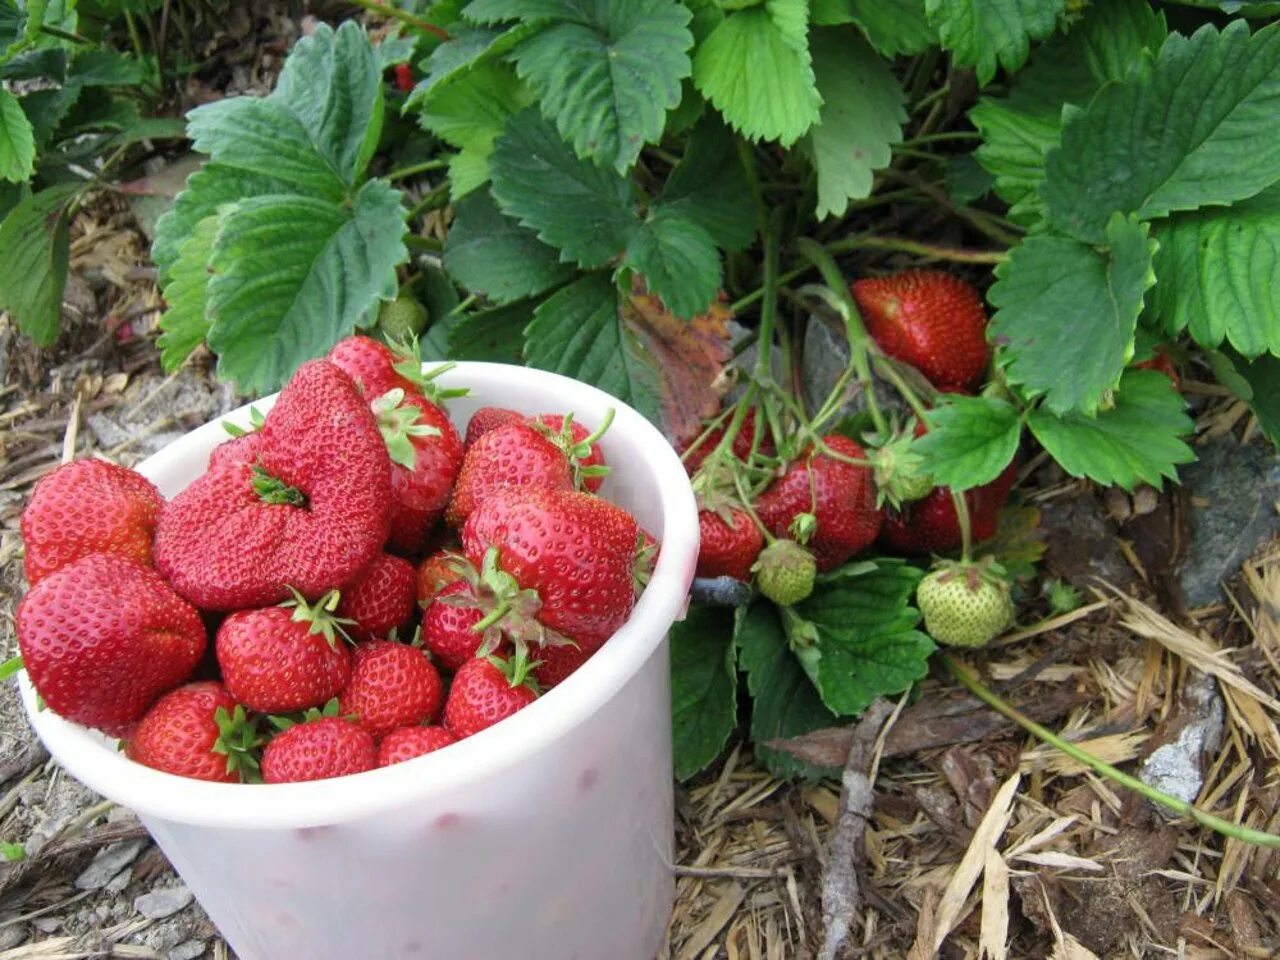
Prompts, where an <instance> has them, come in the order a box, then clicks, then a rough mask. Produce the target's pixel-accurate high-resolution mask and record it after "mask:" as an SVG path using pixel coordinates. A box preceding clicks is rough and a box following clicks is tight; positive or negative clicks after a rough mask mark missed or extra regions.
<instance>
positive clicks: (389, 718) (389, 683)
mask: <svg viewBox="0 0 1280 960" xmlns="http://www.w3.org/2000/svg"><path fill="white" fill-rule="evenodd" d="M443 699H444V684H443V683H442V682H441V681H440V674H438V673H437V672H436V668H435V667H433V666H432V665H431V661H430V659H428V657H427V654H426V651H424V650H423V649H422V648H420V647H414V646H410V645H409V644H405V643H393V642H391V641H388V640H369V641H367V642H366V643H362V644H360V645H359V646H357V647H356V649H355V653H354V654H352V657H351V679H350V680H348V681H347V685H346V687H344V688H343V690H342V693H341V694H340V695H339V697H338V712H339V713H340V714H341V715H342V716H344V717H352V718H354V719H355V721H356V722H357V723H359V724H360V726H362V727H364V728H365V729H366V730H368V731H369V732H370V733H371V734H373V736H374V737H375V738H377V737H381V736H382V735H383V734H385V733H387V732H389V731H391V730H394V729H395V728H396V727H409V726H413V725H415V724H419V723H429V722H430V721H432V720H434V719H435V717H436V714H437V713H438V712H439V711H440V702H441V700H443Z"/></svg>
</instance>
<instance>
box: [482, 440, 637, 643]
mask: <svg viewBox="0 0 1280 960" xmlns="http://www.w3.org/2000/svg"><path fill="white" fill-rule="evenodd" d="M482 442H483V441H482ZM638 538H639V528H638V527H637V526H636V521H635V518H633V517H632V516H631V515H630V514H629V513H627V512H626V511H625V510H623V509H622V508H621V507H619V506H617V505H616V504H613V503H610V502H609V501H608V500H602V499H600V498H599V497H595V496H592V495H591V494H587V493H580V492H578V491H575V490H548V489H543V488H534V487H527V488H508V489H505V490H499V491H497V492H495V493H493V494H491V495H490V496H489V497H488V498H487V499H486V500H485V501H484V502H483V503H481V504H480V506H479V507H477V508H476V510H475V511H474V512H473V513H472V514H471V516H470V517H469V518H468V520H467V523H466V526H465V527H464V528H463V531H462V546H463V551H464V552H465V553H466V556H467V559H468V560H470V561H471V563H472V564H473V565H474V566H475V567H477V568H479V569H481V570H484V569H485V566H486V565H485V559H486V554H487V553H488V552H489V551H490V550H496V551H497V557H496V560H497V565H498V567H499V568H500V569H501V571H502V572H503V573H505V574H507V575H509V576H510V578H512V579H513V580H514V581H515V585H516V586H517V587H518V588H519V589H520V590H523V591H534V592H536V594H537V599H538V600H539V601H540V602H539V603H538V604H537V605H536V606H537V609H536V611H533V612H531V611H529V610H528V609H525V610H519V609H514V608H513V609H512V610H511V613H510V614H509V615H508V616H510V617H512V618H518V617H519V616H520V615H524V616H536V618H537V621H538V623H539V624H541V625H542V626H544V627H546V628H549V629H550V630H552V631H554V632H555V633H558V634H560V635H561V636H563V637H567V638H568V639H570V640H572V641H574V642H576V643H577V644H578V645H579V646H580V647H582V648H583V649H584V650H588V651H591V650H595V649H596V648H598V647H599V646H600V645H601V644H603V643H604V642H605V641H606V640H607V639H609V637H610V636H612V635H613V633H614V632H615V631H616V630H617V629H618V628H619V627H620V626H622V624H623V623H625V622H626V619H627V617H628V616H630V614H631V608H632V606H633V605H634V604H635V591H634V586H633V582H632V571H633V564H634V561H635V554H636V545H637V543H638V542H639V539H638ZM514 606H517V607H518V606H520V604H515V605H514ZM499 626H501V627H503V628H504V630H507V631H508V633H517V632H518V631H515V630H511V629H509V628H507V626H506V625H505V624H503V623H499Z"/></svg>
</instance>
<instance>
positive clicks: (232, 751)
mask: <svg viewBox="0 0 1280 960" xmlns="http://www.w3.org/2000/svg"><path fill="white" fill-rule="evenodd" d="M213 720H214V723H216V724H217V725H218V739H217V740H216V741H214V744H213V747H212V749H213V752H214V753H220V754H222V755H223V756H224V757H226V758H227V773H234V774H235V775H236V776H237V777H239V778H240V782H241V783H261V782H262V773H261V771H260V769H259V766H258V757H257V753H256V751H257V749H258V748H259V747H261V746H262V744H263V743H264V742H265V739H266V738H265V737H263V736H262V734H260V733H259V732H258V720H257V718H256V717H250V716H249V715H248V714H247V713H245V709H244V707H242V706H241V705H240V704H236V708H235V710H234V711H232V712H230V713H228V712H227V708H226V707H218V709H217V710H215V711H214V714H213Z"/></svg>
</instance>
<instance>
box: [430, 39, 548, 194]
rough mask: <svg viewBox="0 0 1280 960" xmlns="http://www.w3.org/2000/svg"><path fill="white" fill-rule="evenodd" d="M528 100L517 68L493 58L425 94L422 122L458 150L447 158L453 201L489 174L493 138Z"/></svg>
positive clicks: (485, 179)
mask: <svg viewBox="0 0 1280 960" xmlns="http://www.w3.org/2000/svg"><path fill="white" fill-rule="evenodd" d="M530 102H532V97H531V95H530V93H529V91H528V90H527V89H526V88H525V86H524V85H523V84H522V83H521V82H520V80H519V79H518V78H517V77H516V74H515V71H514V70H512V69H511V67H510V66H508V65H507V64H504V63H500V62H496V61H491V60H485V61H483V62H479V63H477V64H475V65H474V66H472V67H470V68H468V69H466V70H463V71H460V72H457V73H455V74H453V75H452V76H451V77H450V78H449V79H448V80H445V81H443V82H441V83H439V84H437V85H435V86H433V87H432V88H431V89H430V92H429V93H427V94H426V95H425V96H423V97H422V98H421V100H420V101H419V102H418V122H419V123H420V124H421V125H422V127H423V128H424V129H426V130H429V131H431V132H432V133H434V134H435V135H436V136H438V137H440V138H441V139H442V140H444V141H445V142H446V143H448V144H449V145H450V146H453V147H456V148H457V149H458V151H459V152H458V153H457V154H455V155H454V156H453V157H451V158H450V161H449V174H450V178H449V179H450V190H451V191H452V195H453V198H454V199H455V200H456V199H458V198H460V197H463V196H465V195H466V194H468V193H470V192H471V191H472V190H475V189H476V188H477V187H479V186H481V185H483V184H484V183H485V182H486V181H487V180H488V179H489V156H490V154H491V153H492V152H493V142H494V140H496V139H497V137H498V135H499V134H501V133H502V130H503V128H504V127H505V126H506V123H507V121H508V120H509V119H511V116H512V115H513V114H515V113H517V112H518V111H520V110H522V109H524V108H525V107H526V106H528V105H529V103H530Z"/></svg>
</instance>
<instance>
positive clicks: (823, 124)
mask: <svg viewBox="0 0 1280 960" xmlns="http://www.w3.org/2000/svg"><path fill="white" fill-rule="evenodd" d="M809 45H810V47H811V49H812V52H813V71H814V75H815V76H816V77H817V83H818V91H819V93H821V94H822V99H823V104H822V110H821V112H820V113H819V117H818V122H817V123H816V124H815V125H814V126H813V127H812V128H811V129H810V130H809V133H808V136H807V137H806V139H805V141H804V149H805V152H806V153H808V155H809V156H810V158H811V159H812V161H813V166H814V169H815V170H817V172H818V210H817V215H818V218H819V219H823V218H825V217H829V216H843V215H844V212H845V210H846V209H847V208H848V206H849V201H850V200H858V199H862V198H864V197H868V196H870V195H871V182H872V177H871V175H872V172H873V171H875V170H879V169H881V168H883V167H887V166H888V165H889V161H890V160H891V159H892V158H893V150H892V149H891V148H892V145H893V144H895V143H900V142H901V141H902V125H903V124H904V123H906V120H907V111H906V110H905V108H904V107H903V99H904V95H903V92H902V87H901V85H900V84H899V83H898V80H897V78H896V77H894V75H893V73H892V72H891V71H890V70H889V65H888V64H887V63H886V62H885V61H884V60H883V59H881V57H880V56H878V55H877V54H876V52H875V51H874V50H872V49H871V47H870V46H869V45H868V44H867V42H866V41H865V40H863V39H862V37H861V36H859V35H858V33H857V31H855V30H853V29H852V28H848V27H846V28H829V29H825V30H814V31H813V32H812V34H811V35H810V38H809Z"/></svg>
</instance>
